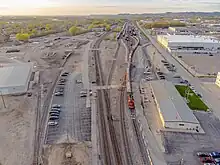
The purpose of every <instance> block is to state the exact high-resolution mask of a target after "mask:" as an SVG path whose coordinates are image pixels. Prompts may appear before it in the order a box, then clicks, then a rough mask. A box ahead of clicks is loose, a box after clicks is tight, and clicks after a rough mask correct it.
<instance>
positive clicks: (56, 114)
mask: <svg viewBox="0 0 220 165" xmlns="http://www.w3.org/2000/svg"><path fill="white" fill-rule="evenodd" d="M50 116H51V117H52V116H58V117H59V116H60V113H50Z"/></svg>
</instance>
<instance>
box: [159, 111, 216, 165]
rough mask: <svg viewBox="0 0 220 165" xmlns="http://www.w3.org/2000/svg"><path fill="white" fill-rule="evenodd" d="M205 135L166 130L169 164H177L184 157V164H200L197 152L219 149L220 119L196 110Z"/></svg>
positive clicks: (165, 141)
mask: <svg viewBox="0 0 220 165" xmlns="http://www.w3.org/2000/svg"><path fill="white" fill-rule="evenodd" d="M194 114H195V116H196V117H197V119H198V120H199V122H200V124H201V126H202V128H203V129H204V131H205V132H206V134H205V135H199V134H189V133H176V132H175V133H172V132H164V133H163V135H164V145H165V149H166V154H165V158H166V160H167V162H168V163H169V164H172V165H176V164H178V163H180V160H181V159H183V161H184V164H187V165H199V164H200V163H199V161H198V158H197V157H196V152H199V151H204V152H211V151H219V149H220V140H219V139H220V121H219V119H218V118H216V117H215V116H214V115H213V114H212V113H205V112H195V113H194Z"/></svg>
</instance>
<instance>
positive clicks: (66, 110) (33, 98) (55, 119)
mask: <svg viewBox="0 0 220 165" xmlns="http://www.w3.org/2000/svg"><path fill="white" fill-rule="evenodd" d="M128 18H129V17H128ZM128 18H127V17H126V18H124V19H121V20H117V19H109V20H105V19H104V20H102V21H103V22H102V21H101V20H99V19H98V20H99V21H100V22H99V21H97V20H96V21H93V23H92V26H90V25H91V24H90V21H91V20H90V19H89V18H85V20H84V21H88V22H89V23H88V24H86V23H87V22H86V23H85V22H83V21H82V22H80V23H82V25H80V24H79V23H78V24H77V23H76V25H77V27H78V28H79V27H80V28H81V30H82V29H84V30H82V31H80V32H78V33H76V34H74V35H73V32H72V33H71V32H69V33H71V35H70V34H69V33H64V32H62V31H61V32H60V31H58V33H54V34H50V35H46V36H40V37H33V38H29V39H28V41H27V42H19V43H17V42H16V44H15V42H14V41H13V40H9V41H7V42H6V43H4V44H2V45H1V47H0V62H1V67H0V74H2V77H3V79H4V81H3V80H2V81H1V80H0V94H1V97H0V98H1V99H0V102H2V104H1V106H0V109H1V111H0V131H1V132H2V133H1V135H0V146H1V150H0V165H1V164H2V165H14V164H17V165H26V164H32V165H201V164H202V165H217V164H219V163H220V140H219V139H220V120H219V118H220V113H219V110H218V109H219V107H220V105H219V97H218V92H219V87H218V85H219V73H217V72H218V67H217V64H218V62H219V61H218V59H219V57H218V55H219V53H220V52H219V50H220V42H219V41H218V40H217V39H216V38H214V37H213V36H211V37H208V35H207V34H206V35H205V36H203V37H199V36H197V37H195V36H194V37H193V36H191V34H192V33H193V32H191V31H187V30H186V29H188V30H189V29H190V28H189V27H191V28H192V27H194V28H195V26H198V25H194V24H193V25H192V23H191V22H190V23H188V24H186V25H187V26H186V27H184V28H183V27H165V28H158V27H157V26H162V25H160V23H157V21H155V20H153V21H152V22H151V23H149V22H148V21H149V20H150V19H151V17H149V18H148V19H149V20H148V21H146V20H139V18H135V19H128ZM156 18H157V16H155V19H156ZM143 19H145V18H143ZM146 19H147V18H146ZM152 19H153V18H152ZM160 19H161V18H160ZM160 19H159V20H160ZM164 19H165V18H164ZM197 21H198V20H197ZM64 22H65V21H64ZM154 22H156V23H154ZM65 23H66V24H65V25H66V26H67V25H70V24H68V22H65ZM84 23H85V24H84ZM166 23H167V22H166ZM166 23H164V24H163V26H167V25H166ZM172 23H173V22H172V21H171V22H170V23H169V26H171V25H172ZM110 25H111V26H110ZM180 25H182V24H178V26H180ZM154 26H155V28H154ZM204 26H205V25H204ZM29 28H30V27H29ZM72 29H73V30H74V29H75V28H74V27H73V28H72ZM85 29H87V30H85ZM76 30H77V29H76ZM194 30H195V29H194ZM42 31H43V30H42ZM183 31H184V34H182V33H183ZM185 33H187V34H185ZM188 33H189V34H188ZM197 33H199V32H196V33H195V34H197ZM203 33H206V32H205V31H203ZM193 34H194V33H193ZM195 34H194V35H195ZM172 35H173V36H172ZM174 35H175V36H174ZM184 35H185V36H184ZM189 39H190V40H189ZM202 44H204V45H205V46H204V47H202ZM211 44H214V47H213V48H212V49H210V48H211V46H212V45H211ZM192 59H199V60H196V61H195V60H192ZM203 59H206V60H205V61H206V62H207V63H208V62H209V60H210V61H213V60H214V61H215V62H214V61H213V62H212V63H213V67H211V69H210V68H209V66H208V65H205V64H204V63H205V62H204V61H203V63H202V62H201V61H202V60H203ZM207 59H209V60H207ZM199 63H200V64H201V63H202V64H201V66H200V65H199ZM214 65H216V66H214ZM201 67H202V68H203V69H201ZM207 68H209V69H210V71H207ZM22 69H23V70H22ZM20 70H21V71H20ZM206 71H207V72H206ZM8 74H9V76H8ZM217 75H218V76H217ZM216 76H217V78H216ZM215 78H216V82H215V83H214V81H215ZM216 84H217V85H216ZM5 128H7V129H5ZM7 137H8V138H7ZM3 151H4V152H3ZM16 153H17V154H16ZM10 154H11V155H12V156H10ZM8 155H9V156H8ZM12 157H13V158H14V159H12Z"/></svg>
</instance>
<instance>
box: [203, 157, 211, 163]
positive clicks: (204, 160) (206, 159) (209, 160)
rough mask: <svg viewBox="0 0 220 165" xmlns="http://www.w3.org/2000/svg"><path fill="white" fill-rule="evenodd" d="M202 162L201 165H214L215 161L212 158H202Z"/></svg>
mask: <svg viewBox="0 0 220 165" xmlns="http://www.w3.org/2000/svg"><path fill="white" fill-rule="evenodd" d="M200 162H201V163H214V161H213V160H212V158H210V157H200Z"/></svg>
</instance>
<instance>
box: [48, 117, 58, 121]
mask: <svg viewBox="0 0 220 165" xmlns="http://www.w3.org/2000/svg"><path fill="white" fill-rule="evenodd" d="M58 119H59V117H58V116H50V117H49V120H58Z"/></svg>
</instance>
